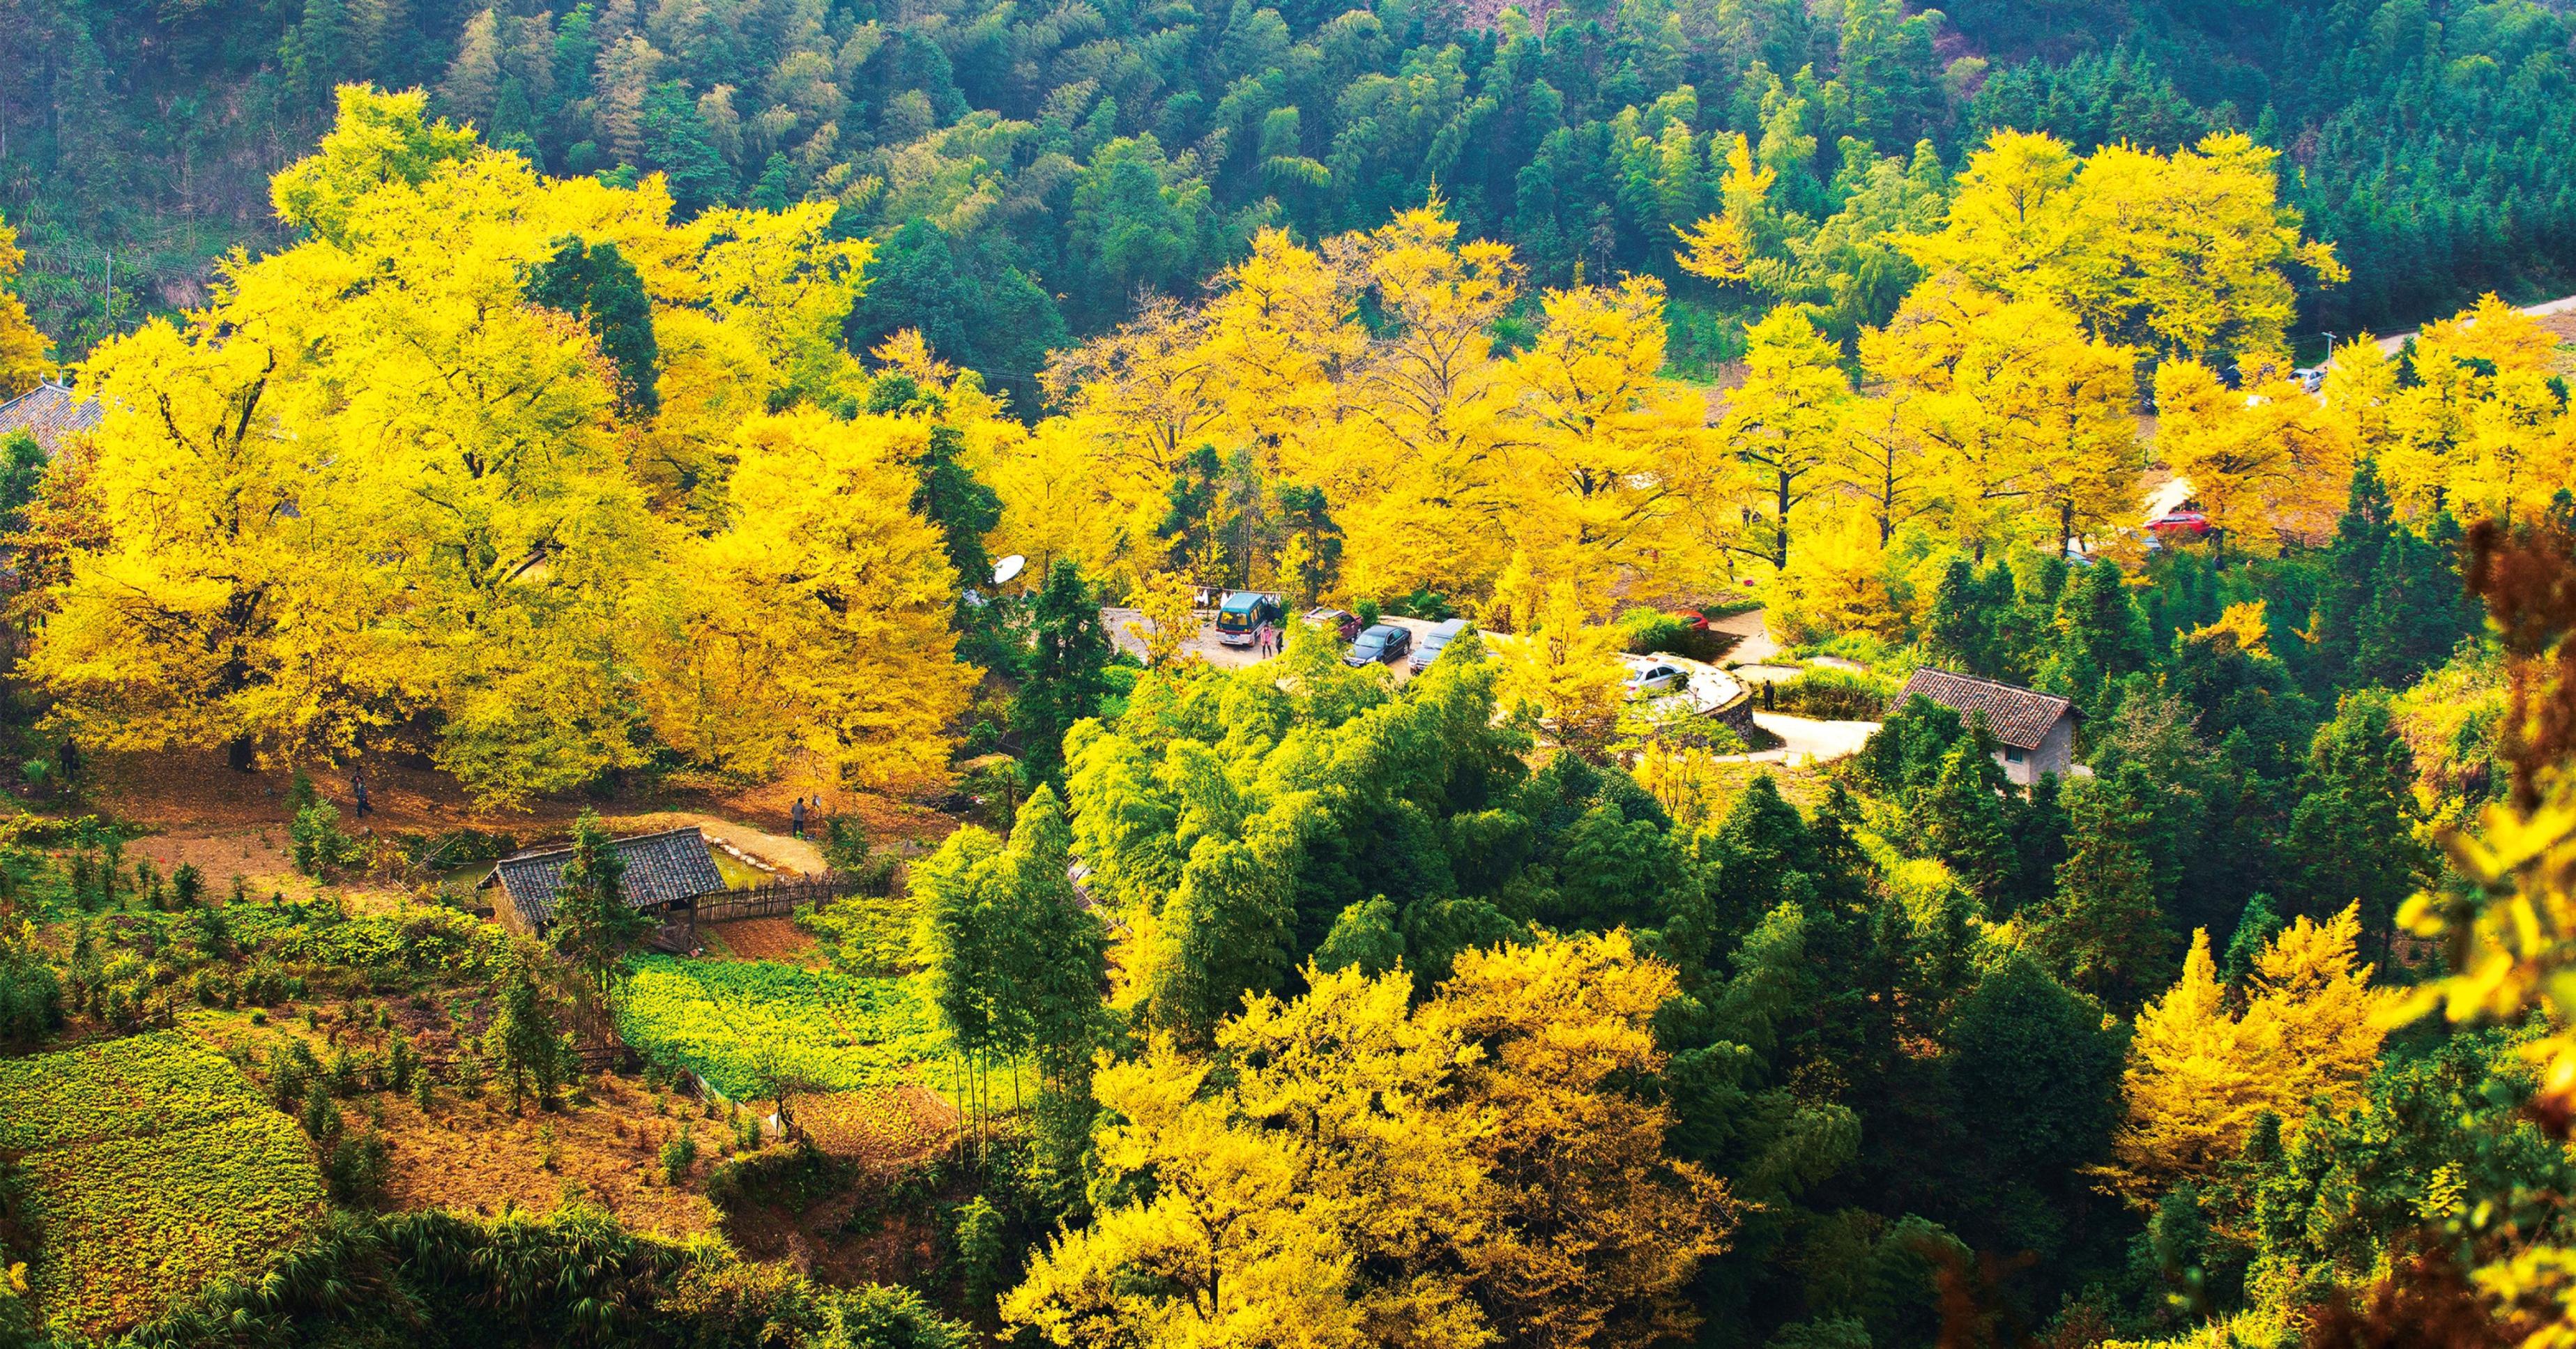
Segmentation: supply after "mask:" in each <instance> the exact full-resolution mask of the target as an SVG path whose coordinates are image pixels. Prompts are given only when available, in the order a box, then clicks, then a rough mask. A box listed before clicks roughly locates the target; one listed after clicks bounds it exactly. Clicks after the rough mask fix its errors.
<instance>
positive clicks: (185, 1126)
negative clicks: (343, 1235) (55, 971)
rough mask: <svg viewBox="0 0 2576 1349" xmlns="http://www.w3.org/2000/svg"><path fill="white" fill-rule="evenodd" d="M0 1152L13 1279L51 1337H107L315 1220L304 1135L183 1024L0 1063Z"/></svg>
mask: <svg viewBox="0 0 2576 1349" xmlns="http://www.w3.org/2000/svg"><path fill="white" fill-rule="evenodd" d="M0 1155H7V1156H9V1157H12V1158H14V1159H15V1160H16V1161H17V1162H18V1164H19V1165H21V1166H23V1167H24V1168H25V1169H26V1171H27V1173H28V1175H29V1176H30V1177H31V1178H32V1179H33V1181H34V1182H35V1198H34V1201H33V1203H32V1205H31V1208H32V1209H33V1216H34V1218H35V1219H36V1223H37V1226H38V1227H39V1229H40V1230H41V1231H42V1232H43V1234H44V1239H43V1241H42V1243H41V1244H40V1245H39V1246H38V1247H37V1250H36V1258H35V1259H34V1261H32V1262H31V1265H30V1268H29V1270H28V1275H29V1280H30V1283H31V1284H32V1285H33V1292H34V1294H35V1302H36V1308H37V1310H38V1311H39V1312H40V1313H41V1314H42V1315H43V1316H44V1317H45V1319H46V1321H47V1322H48V1323H49V1324H50V1325H51V1326H52V1327H54V1328H55V1329H56V1330H57V1331H68V1332H75V1333H79V1334H83V1335H96V1334H100V1333H103V1332H107V1331H111V1330H116V1329H120V1328H122V1327H125V1326H129V1325H132V1324H134V1323H135V1322H137V1321H141V1320H144V1319H146V1318H148V1317H150V1316H152V1315H153V1314H155V1313H156V1312H159V1311H160V1310H162V1309H163V1308H164V1307H167V1306H168V1305H169V1304H170V1303H171V1302H173V1301H175V1300H178V1299H181V1298H184V1297H186V1296H188V1295H189V1294H191V1293H194V1292H195V1291H196V1290H197V1289H199V1288H200V1287H202V1286H204V1285H205V1284H207V1283H209V1282H211V1281H213V1280H216V1279H220V1278H229V1277H245V1276H248V1275H250V1274H252V1273H254V1272H256V1271H257V1270H258V1269H259V1268H260V1267H261V1266H262V1265H264V1264H265V1263H266V1262H267V1261H268V1260H269V1259H270V1258H271V1257H273V1256H275V1255H276V1254H277V1253H278V1252H279V1251H280V1250H283V1249H284V1248H285V1247H287V1246H289V1245H291V1244H293V1243H294V1242H295V1241H296V1240H297V1239H298V1238H300V1237H302V1236H303V1235H304V1234H305V1233H306V1232H308V1231H310V1230H312V1228H313V1226H314V1224H315V1223H317V1222H318V1221H319V1220H320V1218H321V1216H322V1197H323V1189H322V1177H321V1174H320V1172H319V1171H318V1170H317V1169H316V1167H315V1165H314V1161H313V1153H312V1149H311V1147H310V1146H309V1145H308V1144H307V1143H306V1141H305V1139H304V1135H303V1134H302V1133H301V1132H299V1131H298V1130H297V1129H296V1127H295V1124H294V1123H293V1122H292V1121H290V1120H289V1119H287V1117H286V1116H284V1115H282V1114H279V1113H278V1112H277V1111H275V1110H273V1109H270V1108H269V1105H268V1103H267V1101H265V1100H264V1099H262V1098H261V1096H260V1094H259V1091H258V1090H257V1089H256V1088H255V1087H253V1086H252V1085H251V1083H250V1081H249V1080H248V1079H247V1078H244V1077H243V1076H242V1075H241V1072H240V1071H239V1070H238V1069H236V1068H234V1067H233V1065H232V1064H231V1063H230V1062H228V1061H227V1060H226V1059H225V1058H224V1056H223V1055H222V1054H220V1053H217V1052H216V1051H215V1050H214V1048H213V1047H211V1046H209V1045H207V1044H206V1043H205V1042H203V1041H201V1040H198V1039H197V1038H195V1037H194V1036H191V1035H189V1034H187V1033H186V1032H184V1031H160V1032H156V1033H153V1034H149V1035H138V1036H134V1037H132V1038H130V1039H124V1040H112V1041H106V1042H102V1043H98V1044H91V1045H83V1046H81V1047H79V1048H77V1049H70V1050H65V1051H63V1052H61V1053H56V1054H45V1055H40V1056H37V1057H35V1058H26V1059H11V1060H7V1061H0Z"/></svg>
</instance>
